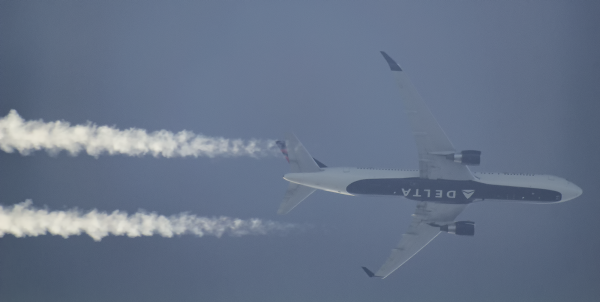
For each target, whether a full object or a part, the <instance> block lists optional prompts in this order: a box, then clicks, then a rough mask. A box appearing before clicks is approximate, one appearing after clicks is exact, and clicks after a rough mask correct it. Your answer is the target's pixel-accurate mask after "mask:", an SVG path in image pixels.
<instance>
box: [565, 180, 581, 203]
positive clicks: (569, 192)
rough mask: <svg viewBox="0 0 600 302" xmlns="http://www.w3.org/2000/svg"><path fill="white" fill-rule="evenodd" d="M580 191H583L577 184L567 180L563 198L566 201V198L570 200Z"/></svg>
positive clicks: (577, 195) (579, 193)
mask: <svg viewBox="0 0 600 302" xmlns="http://www.w3.org/2000/svg"><path fill="white" fill-rule="evenodd" d="M582 193H583V190H582V189H581V188H580V187H579V186H577V185H576V184H574V183H572V182H569V185H568V186H567V188H566V190H565V194H563V200H564V201H567V200H571V199H573V198H577V197H579V195H581V194H582Z"/></svg>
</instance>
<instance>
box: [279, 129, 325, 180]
mask: <svg viewBox="0 0 600 302" xmlns="http://www.w3.org/2000/svg"><path fill="white" fill-rule="evenodd" d="M277 146H279V148H280V149H281V153H283V155H284V156H285V159H287V161H288V162H289V163H290V170H291V172H292V173H306V172H319V171H321V168H320V167H319V164H317V162H316V161H315V159H313V157H312V156H310V153H308V151H306V148H304V146H303V145H302V143H301V142H300V141H299V140H298V138H297V137H296V136H295V135H294V134H292V133H288V134H287V135H286V137H285V142H284V141H277ZM321 165H322V166H325V165H323V164H322V163H321Z"/></svg>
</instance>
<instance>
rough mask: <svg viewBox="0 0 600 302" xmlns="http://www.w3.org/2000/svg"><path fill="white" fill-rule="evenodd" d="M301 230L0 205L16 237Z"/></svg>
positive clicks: (226, 220) (0, 216) (2, 226)
mask: <svg viewBox="0 0 600 302" xmlns="http://www.w3.org/2000/svg"><path fill="white" fill-rule="evenodd" d="M294 229H302V227H301V226H298V225H295V224H291V223H281V222H274V221H263V220H260V219H256V218H254V219H248V220H242V219H237V218H230V217H213V218H208V217H198V216H195V215H190V214H187V213H181V214H178V215H173V216H168V217H167V216H163V215H158V214H156V213H146V212H137V213H135V214H132V215H128V214H127V213H124V212H120V211H114V212H112V213H110V214H108V213H104V212H98V211H96V210H95V209H94V210H92V211H90V212H87V213H82V212H81V211H79V210H77V209H71V210H67V211H48V210H44V209H36V208H34V207H32V202H31V200H29V199H28V200H26V201H24V202H21V203H18V204H15V205H12V206H9V207H2V206H0V237H3V236H4V235H5V234H12V235H14V236H15V237H26V236H39V235H46V234H47V233H49V234H52V235H60V236H62V237H64V238H67V237H69V236H72V235H80V234H81V233H86V234H88V235H89V236H90V237H92V238H93V239H94V240H95V241H100V240H101V239H102V238H103V237H106V236H108V235H115V236H128V237H140V236H153V235H159V236H162V237H173V236H174V235H184V234H192V235H196V236H198V237H202V236H204V235H212V236H216V237H221V236H222V235H223V234H229V235H232V236H242V235H263V234H267V233H270V232H280V233H281V232H286V231H290V230H294Z"/></svg>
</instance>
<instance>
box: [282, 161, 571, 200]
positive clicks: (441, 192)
mask: <svg viewBox="0 0 600 302" xmlns="http://www.w3.org/2000/svg"><path fill="white" fill-rule="evenodd" d="M284 178H285V179H286V180H288V181H290V182H293V183H297V184H300V185H304V186H308V187H312V188H315V189H320V190H325V191H329V192H334V193H340V194H346V195H376V196H399V197H405V198H407V199H411V200H416V201H431V202H438V203H449V204H468V203H471V202H474V201H483V200H497V201H519V202H529V203H556V202H562V201H566V200H569V199H572V198H575V197H577V196H579V195H580V194H581V189H580V188H579V187H577V186H575V185H573V184H572V183H570V182H568V181H566V180H564V179H562V178H559V177H556V176H550V175H532V174H509V173H475V174H474V180H444V179H425V178H420V177H419V176H418V172H417V171H416V170H394V169H361V168H325V169H323V170H322V171H320V172H313V173H289V174H286V175H285V177H284Z"/></svg>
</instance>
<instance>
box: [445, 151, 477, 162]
mask: <svg viewBox="0 0 600 302" xmlns="http://www.w3.org/2000/svg"><path fill="white" fill-rule="evenodd" d="M446 157H447V158H448V159H449V160H453V161H455V162H457V163H461V164H463V165H467V166H479V164H480V163H481V151H477V150H465V151H462V152H460V153H455V154H449V155H447V156H446Z"/></svg>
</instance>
